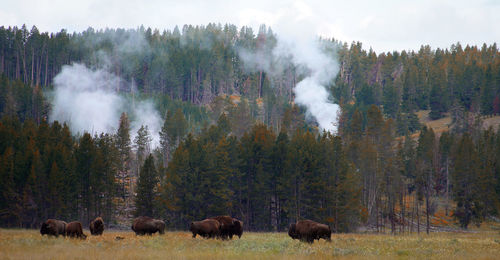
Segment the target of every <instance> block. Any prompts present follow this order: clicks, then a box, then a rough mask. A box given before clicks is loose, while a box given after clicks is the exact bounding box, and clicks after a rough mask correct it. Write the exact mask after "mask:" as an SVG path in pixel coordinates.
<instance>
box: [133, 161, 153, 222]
mask: <svg viewBox="0 0 500 260" xmlns="http://www.w3.org/2000/svg"><path fill="white" fill-rule="evenodd" d="M157 185H158V173H157V171H156V167H155V162H154V158H153V155H151V154H150V155H148V157H147V158H146V160H145V161H144V164H143V166H142V167H141V171H140V173H139V179H138V180H137V196H136V198H135V207H136V210H135V216H154V214H155V212H156V210H155V208H154V206H155V203H154V201H155V200H156V197H157Z"/></svg>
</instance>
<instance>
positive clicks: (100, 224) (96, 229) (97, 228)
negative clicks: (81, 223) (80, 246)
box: [89, 217, 104, 236]
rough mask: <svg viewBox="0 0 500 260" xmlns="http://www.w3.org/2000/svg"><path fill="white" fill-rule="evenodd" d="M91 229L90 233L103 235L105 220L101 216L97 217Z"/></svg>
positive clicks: (91, 224)
mask: <svg viewBox="0 0 500 260" xmlns="http://www.w3.org/2000/svg"><path fill="white" fill-rule="evenodd" d="M89 229H90V234H92V235H93V236H99V235H102V232H103V231H104V221H103V220H102V218H101V217H97V218H96V219H94V220H92V221H91V222H90V225H89Z"/></svg>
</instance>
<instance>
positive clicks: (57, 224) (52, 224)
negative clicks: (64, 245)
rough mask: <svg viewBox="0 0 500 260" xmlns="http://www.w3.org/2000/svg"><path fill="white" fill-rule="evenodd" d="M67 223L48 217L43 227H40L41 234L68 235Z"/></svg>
mask: <svg viewBox="0 0 500 260" xmlns="http://www.w3.org/2000/svg"><path fill="white" fill-rule="evenodd" d="M66 225H67V223H66V222H64V221H62V220H57V219H48V220H47V221H45V222H43V223H42V227H41V228H40V234H42V236H43V235H48V236H55V237H58V236H59V235H63V236H66Z"/></svg>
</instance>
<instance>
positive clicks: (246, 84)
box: [0, 24, 500, 232]
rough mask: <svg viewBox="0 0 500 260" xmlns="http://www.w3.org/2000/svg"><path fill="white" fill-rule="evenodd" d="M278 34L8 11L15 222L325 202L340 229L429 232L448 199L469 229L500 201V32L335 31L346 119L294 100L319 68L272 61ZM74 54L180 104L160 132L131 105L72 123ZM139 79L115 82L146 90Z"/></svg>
mask: <svg viewBox="0 0 500 260" xmlns="http://www.w3.org/2000/svg"><path fill="white" fill-rule="evenodd" d="M276 41H277V39H276V35H275V34H274V33H273V32H272V30H271V29H270V28H267V27H265V26H262V27H261V28H260V29H259V31H258V32H256V33H254V32H253V31H252V29H251V28H249V27H243V28H241V29H239V30H238V29H237V28H236V27H235V26H234V25H224V26H222V25H215V24H209V25H207V26H196V27H194V26H187V25H186V26H184V27H183V28H182V30H179V29H178V28H177V27H176V28H175V29H174V30H173V31H164V32H159V31H158V30H151V29H149V28H148V29H145V28H142V27H141V28H138V29H136V30H123V29H116V30H114V29H107V30H99V31H95V30H94V29H92V28H89V29H88V30H86V31H84V32H81V33H73V34H68V33H67V32H66V31H64V30H63V31H61V32H59V33H56V34H49V33H40V32H39V31H38V30H37V28H36V27H33V28H32V29H31V30H28V29H27V28H25V27H24V26H23V27H22V28H16V27H14V28H5V27H0V74H1V76H0V114H1V116H2V118H1V120H0V180H2V181H1V182H0V191H1V193H0V224H1V225H2V226H10V227H37V226H39V225H40V223H41V221H42V220H44V219H47V218H60V219H67V220H80V221H82V222H83V223H88V222H89V220H90V219H93V218H94V217H96V216H103V218H104V219H105V220H106V222H107V223H110V224H111V225H112V226H113V225H114V226H116V227H120V226H128V223H129V222H128V221H129V220H130V219H131V218H132V217H133V216H134V215H150V216H154V217H157V218H161V219H165V220H166V222H167V225H169V226H170V227H171V228H176V229H185V228H186V227H187V223H189V222H190V221H192V220H198V219H201V218H205V217H209V216H214V215H221V214H230V215H232V216H234V217H237V218H239V219H241V220H243V221H244V222H245V228H246V229H248V230H259V231H265V230H275V231H282V230H284V229H286V227H287V226H288V224H289V223H291V222H292V221H295V220H297V219H304V218H308V219H313V220H316V221H320V222H325V223H328V224H330V226H331V227H332V228H333V229H335V230H336V231H338V232H347V231H354V230H356V228H357V227H359V226H372V227H375V228H376V229H377V230H380V229H381V228H383V227H385V226H386V225H387V226H390V228H391V230H392V232H408V231H417V229H418V230H420V225H422V226H424V227H426V229H427V231H429V230H430V229H431V223H430V218H431V216H432V215H433V214H434V213H435V211H436V207H437V201H438V200H443V199H444V200H446V202H447V203H446V205H447V206H446V207H447V208H446V214H447V215H450V216H454V217H455V218H456V219H457V220H458V223H459V225H460V226H461V227H463V228H467V226H468V225H469V224H471V223H476V224H477V223H481V222H482V221H484V220H486V219H488V218H491V217H497V216H498V215H499V214H500V211H499V210H500V132H499V131H498V130H497V131H495V130H494V129H484V128H483V127H482V120H483V119H484V118H485V117H489V116H493V115H497V114H499V113H500V56H499V51H498V49H497V46H496V44H492V45H490V46H488V45H486V44H485V45H483V46H481V47H480V48H479V47H477V46H465V47H462V46H461V44H459V43H457V44H455V45H452V46H451V47H450V49H445V50H442V49H436V50H433V49H431V47H429V46H422V48H421V49H420V50H419V51H417V52H415V51H402V52H392V53H389V52H388V53H380V54H376V53H375V52H373V51H372V50H369V51H366V50H364V49H363V48H362V45H361V43H356V42H355V43H352V44H350V45H349V44H346V43H342V42H339V41H336V40H333V39H323V41H327V42H329V43H331V44H333V45H334V46H336V50H335V54H332V55H335V57H336V59H337V60H338V62H339V64H340V66H339V67H340V71H339V74H338V76H337V77H336V78H335V80H334V81H332V82H331V83H330V85H329V86H328V87H329V91H330V93H331V95H332V97H333V98H334V99H335V100H336V102H337V103H339V104H340V106H341V108H342V114H341V115H340V118H339V125H338V127H339V128H338V133H337V134H335V135H333V134H331V133H328V132H322V131H320V130H319V129H318V127H317V125H316V123H315V122H314V121H313V120H311V119H310V118H309V117H308V116H307V114H306V113H305V110H304V108H302V107H299V106H297V105H295V104H294V103H293V98H294V94H293V91H292V89H293V88H294V87H295V85H296V84H297V82H298V81H300V79H301V78H302V77H304V75H303V73H302V72H300V70H298V69H297V67H296V66H293V65H292V64H288V65H286V66H283V64H279V65H278V64H275V63H273V60H266V57H269V56H271V55H268V54H269V53H271V51H272V49H273V48H274V46H275V45H276ZM243 53H250V54H251V55H252V56H255V57H260V58H261V60H259V62H264V63H267V64H269V66H271V67H273V66H276V67H277V66H280V68H275V69H274V71H277V72H279V73H268V71H269V70H264V69H263V68H262V67H261V66H257V65H256V64H252V63H251V62H249V61H248V60H247V59H246V58H244V56H245V55H243ZM262 59H263V60H262ZM73 62H79V63H83V64H86V65H87V66H89V67H91V68H96V69H97V68H105V69H106V70H108V71H110V72H112V73H114V74H115V75H118V76H119V77H120V78H122V79H123V82H133V83H134V85H136V86H137V90H138V92H139V96H141V97H144V98H146V97H147V98H152V99H153V100H154V101H155V105H156V108H157V109H158V110H159V112H160V114H161V115H162V116H163V117H164V118H165V120H164V124H163V128H162V130H161V132H160V137H161V140H160V146H159V147H153V146H152V145H151V137H150V135H151V133H150V132H149V130H148V128H147V126H144V127H143V128H141V129H140V130H139V132H138V133H137V134H136V135H135V138H131V133H130V119H129V118H128V115H127V114H126V113H123V114H122V116H121V118H120V121H119V122H116V123H117V124H118V123H119V128H118V130H117V131H116V132H115V133H95V134H94V133H93V134H90V133H81V134H78V135H73V134H72V133H71V131H70V129H69V127H68V126H67V125H66V124H65V123H64V122H57V121H54V122H52V121H51V120H50V118H49V115H50V113H49V112H50V110H51V105H50V95H48V94H47V93H50V91H51V90H52V88H53V86H52V83H53V79H54V77H55V76H56V75H57V74H58V73H59V72H60V71H61V69H62V66H63V65H67V64H71V63H73ZM129 85H130V84H125V83H120V84H118V85H117V86H116V90H117V91H118V92H120V93H122V95H125V96H131V95H134V96H135V95H136V94H135V93H133V91H132V90H131V89H130V88H129V87H128V86H129ZM419 110H430V113H429V117H430V118H431V119H439V118H441V117H444V116H451V118H452V125H451V126H450V129H451V130H450V131H449V132H444V133H435V132H434V131H433V129H431V128H427V127H425V126H422V125H421V124H420V122H419V120H418V118H417V115H416V112H417V111H419ZM49 122H52V123H49ZM448 205H449V209H448ZM421 220H425V222H424V223H420V221H421ZM415 224H416V225H415ZM415 227H416V228H415Z"/></svg>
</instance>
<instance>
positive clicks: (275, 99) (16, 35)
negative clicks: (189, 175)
mask: <svg viewBox="0 0 500 260" xmlns="http://www.w3.org/2000/svg"><path fill="white" fill-rule="evenodd" d="M276 38H277V37H276V35H275V34H274V33H273V31H272V30H271V29H270V28H268V27H266V26H261V27H260V28H259V30H258V31H257V32H254V31H253V30H252V28H249V27H242V28H240V29H238V28H237V27H236V26H234V25H230V24H226V25H220V24H208V25H207V26H191V25H185V26H183V27H182V28H181V29H179V28H177V27H176V28H174V29H173V30H172V31H170V30H166V31H162V32H160V31H159V30H153V29H151V28H143V27H140V28H138V29H131V30H124V29H106V30H94V29H92V28H89V29H87V30H86V31H84V32H81V33H72V34H69V33H67V32H66V31H64V30H62V31H61V32H59V33H51V34H49V33H46V32H45V33H44V32H39V31H38V29H37V28H36V27H33V28H32V29H31V30H29V29H28V28H26V27H25V26H22V27H21V28H18V27H13V28H10V27H9V28H5V27H0V74H4V75H6V76H7V77H8V78H9V79H11V80H20V81H22V82H23V83H25V84H28V85H31V86H42V88H45V87H46V86H49V85H50V84H51V82H52V79H53V78H54V76H55V75H57V73H59V71H60V69H61V66H63V65H65V64H69V63H71V62H81V63H84V64H86V65H87V66H90V67H105V68H106V69H107V70H109V71H110V72H112V73H114V74H116V75H118V76H120V77H121V78H123V79H124V80H126V81H128V82H133V83H135V84H136V85H137V87H138V89H139V90H140V91H141V92H143V93H147V94H153V93H154V94H163V95H168V96H169V97H170V98H171V99H174V100H176V99H180V100H183V101H187V102H191V103H193V104H209V103H211V102H212V101H213V100H214V99H215V98H216V97H217V96H221V95H238V96H240V95H241V96H243V97H244V98H246V99H247V100H249V105H250V107H251V109H252V110H251V111H252V114H254V115H255V116H256V118H258V119H259V120H260V121H262V122H264V123H265V124H267V125H271V126H273V127H274V129H279V127H280V126H279V123H280V122H281V117H282V116H283V113H284V110H283V106H286V104H288V103H289V102H290V101H292V100H293V92H292V89H293V88H294V87H295V84H296V83H297V82H299V81H300V79H301V77H302V76H304V75H301V74H300V70H299V69H298V68H296V67H295V66H293V65H292V64H286V63H283V62H275V60H273V59H272V55H271V54H272V49H273V48H274V47H275V46H276V41H277V39H276ZM325 41H329V42H330V43H331V44H333V45H335V46H337V51H336V53H337V57H336V58H335V59H336V60H338V61H339V63H340V72H339V74H338V76H337V78H336V79H335V82H332V84H331V86H329V87H330V89H331V91H332V93H333V96H334V98H335V99H336V100H337V102H339V103H341V105H342V106H343V107H344V109H346V110H347V111H349V115H352V113H353V112H354V110H355V109H356V108H357V109H360V110H366V109H367V108H368V107H369V106H370V105H372V104H375V105H377V106H379V107H381V108H382V111H383V113H384V115H385V116H386V117H390V118H393V119H394V120H395V121H396V123H397V124H398V126H399V127H398V132H399V133H400V134H405V132H407V131H410V132H411V131H415V130H416V129H415V127H412V126H406V125H405V124H404V122H405V121H406V120H408V119H410V120H413V119H414V118H415V116H414V112H415V111H417V110H422V109H430V110H431V113H430V117H431V118H432V119H437V118H440V117H442V116H443V115H444V114H445V113H446V112H453V111H455V110H460V109H461V110H464V111H468V112H473V113H481V114H483V115H493V114H498V113H500V88H499V86H500V58H499V57H500V55H499V50H498V47H497V45H496V43H493V44H492V45H489V46H488V45H486V44H484V45H483V46H480V47H478V46H469V45H467V46H462V45H461V44H460V43H457V44H454V45H452V46H451V47H450V48H449V49H439V48H438V49H435V50H434V49H431V47H430V46H422V47H421V49H420V50H418V51H401V52H392V53H391V52H387V53H379V54H377V53H375V52H374V51H372V50H368V51H367V50H365V49H363V48H362V44H361V43H359V42H353V43H352V44H347V43H342V42H338V41H335V40H325ZM269 71H272V72H273V73H268V72H269ZM127 86H129V84H124V85H123V86H117V89H118V90H119V91H125V92H126V91H130V89H127ZM417 129H418V128H417Z"/></svg>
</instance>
